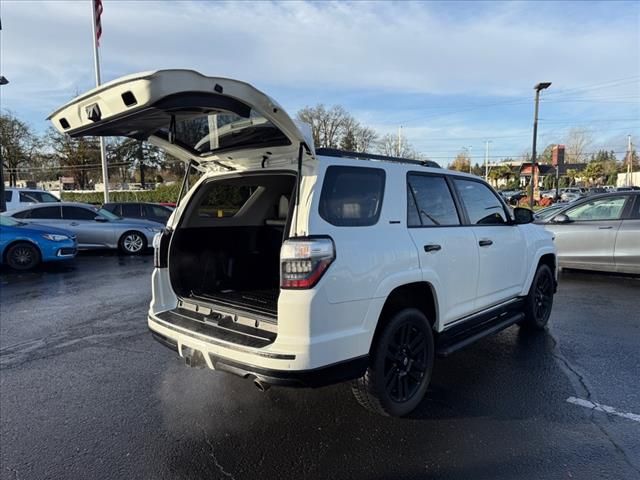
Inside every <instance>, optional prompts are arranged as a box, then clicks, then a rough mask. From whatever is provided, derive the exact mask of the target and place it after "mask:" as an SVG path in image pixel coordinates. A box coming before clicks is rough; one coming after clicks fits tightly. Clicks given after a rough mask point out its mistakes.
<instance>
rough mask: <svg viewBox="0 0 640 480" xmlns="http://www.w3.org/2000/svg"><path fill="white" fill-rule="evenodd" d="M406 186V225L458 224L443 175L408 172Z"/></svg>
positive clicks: (458, 220) (454, 207)
mask: <svg viewBox="0 0 640 480" xmlns="http://www.w3.org/2000/svg"><path fill="white" fill-rule="evenodd" d="M407 186H408V192H407V195H408V196H409V197H410V199H409V211H408V212H409V216H408V218H407V225H408V226H410V227H420V226H425V227H427V226H437V225H443V226H444V225H460V218H459V217H458V212H457V210H456V205H455V203H454V201H453V197H452V196H451V191H450V190H449V186H448V185H447V181H446V179H445V178H444V177H439V176H431V175H420V174H410V175H409V178H408V183H407ZM411 198H412V199H413V209H415V210H413V211H412V208H411V204H412V202H411Z"/></svg>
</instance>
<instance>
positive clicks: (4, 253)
mask: <svg viewBox="0 0 640 480" xmlns="http://www.w3.org/2000/svg"><path fill="white" fill-rule="evenodd" d="M18 243H29V244H31V245H33V246H34V247H36V250H37V251H38V255H39V256H40V260H42V249H41V248H40V245H38V244H37V243H36V242H34V241H33V240H31V239H30V238H26V237H25V238H16V239H15V240H12V241H11V242H9V243H8V244H6V245H5V247H4V249H3V250H2V256H1V257H0V258H1V259H2V263H3V264H6V263H7V253H8V252H9V250H10V249H11V247H13V246H14V245H17V244H18Z"/></svg>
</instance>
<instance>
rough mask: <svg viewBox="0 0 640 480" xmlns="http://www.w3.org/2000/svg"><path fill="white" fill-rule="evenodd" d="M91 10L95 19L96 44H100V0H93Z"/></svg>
mask: <svg viewBox="0 0 640 480" xmlns="http://www.w3.org/2000/svg"><path fill="white" fill-rule="evenodd" d="M93 11H94V12H95V17H94V18H95V20H96V44H98V45H100V37H101V36H102V23H101V21H100V16H101V15H102V0H93Z"/></svg>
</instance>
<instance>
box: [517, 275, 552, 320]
mask: <svg viewBox="0 0 640 480" xmlns="http://www.w3.org/2000/svg"><path fill="white" fill-rule="evenodd" d="M554 282H555V280H554V278H553V273H551V269H550V268H549V266H548V265H544V264H543V265H540V266H539V267H538V270H537V271H536V274H535V276H534V277H533V282H531V287H530V288H529V294H528V295H527V298H526V300H525V304H524V320H523V321H522V322H521V323H520V326H521V327H523V328H527V329H530V330H544V329H545V328H546V326H547V323H549V317H550V316H551V309H552V307H553V293H554Z"/></svg>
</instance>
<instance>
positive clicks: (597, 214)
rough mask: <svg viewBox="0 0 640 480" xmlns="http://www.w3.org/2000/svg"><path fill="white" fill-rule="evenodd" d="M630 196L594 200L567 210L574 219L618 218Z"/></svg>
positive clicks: (568, 214)
mask: <svg viewBox="0 0 640 480" xmlns="http://www.w3.org/2000/svg"><path fill="white" fill-rule="evenodd" d="M627 198H628V197H607V198H599V199H597V200H592V201H590V202H587V203H583V204H582V205H578V206H577V207H574V208H572V209H571V210H569V211H567V212H566V214H567V216H568V217H569V218H570V219H571V220H573V221H584V220H617V219H619V218H620V215H622V210H623V209H624V204H625V202H626V201H627Z"/></svg>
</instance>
